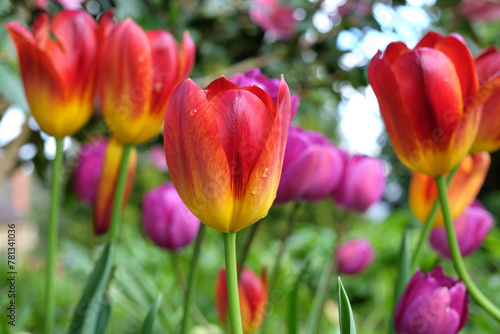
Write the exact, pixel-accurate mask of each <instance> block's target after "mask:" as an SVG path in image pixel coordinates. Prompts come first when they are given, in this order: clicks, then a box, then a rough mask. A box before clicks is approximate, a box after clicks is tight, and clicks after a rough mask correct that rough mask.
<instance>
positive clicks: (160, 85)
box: [155, 82, 163, 93]
mask: <svg viewBox="0 0 500 334" xmlns="http://www.w3.org/2000/svg"><path fill="white" fill-rule="evenodd" d="M162 87H163V83H161V82H157V83H155V91H156V92H157V93H159V92H160V91H161V88H162Z"/></svg>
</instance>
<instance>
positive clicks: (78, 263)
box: [0, 0, 500, 333]
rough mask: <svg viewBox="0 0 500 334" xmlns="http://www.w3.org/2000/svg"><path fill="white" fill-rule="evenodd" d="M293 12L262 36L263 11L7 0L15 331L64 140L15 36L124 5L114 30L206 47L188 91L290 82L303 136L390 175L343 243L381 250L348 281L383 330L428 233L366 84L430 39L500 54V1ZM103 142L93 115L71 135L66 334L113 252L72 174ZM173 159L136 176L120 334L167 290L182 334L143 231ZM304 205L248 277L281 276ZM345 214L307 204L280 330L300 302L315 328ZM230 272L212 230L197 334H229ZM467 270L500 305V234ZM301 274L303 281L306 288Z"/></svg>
mask: <svg viewBox="0 0 500 334" xmlns="http://www.w3.org/2000/svg"><path fill="white" fill-rule="evenodd" d="M281 4H282V5H285V6H288V7H289V8H291V9H292V10H293V15H292V16H291V17H290V18H288V19H287V20H288V21H287V22H288V25H291V26H292V28H290V29H291V31H292V33H291V34H289V35H287V36H283V35H280V34H279V33H277V32H275V31H271V30H269V29H267V31H266V29H265V28H264V29H263V27H261V26H259V25H258V24H256V22H254V21H253V20H252V19H251V17H250V15H249V11H250V9H251V7H252V6H253V5H254V3H253V2H252V1H241V0H235V1H230V0H208V1H201V0H200V1H195V0H182V1H181V0H146V1H139V0H116V1H111V0H90V1H83V2H82V1H74V0H73V1H71V0H60V1H49V0H33V1H18V0H10V1H8V0H0V23H1V24H0V237H1V238H2V242H0V253H1V256H0V257H1V258H2V259H5V258H6V257H5V256H4V254H5V252H6V243H5V242H4V240H7V237H6V235H7V232H6V230H7V224H8V223H11V222H15V223H16V226H17V231H16V235H17V252H18V259H17V266H18V272H19V275H18V282H17V289H18V296H17V298H18V299H17V305H18V306H17V307H18V308H17V311H18V314H17V323H16V327H15V331H13V333H20V332H28V333H38V332H41V324H42V323H43V319H42V317H43V312H42V311H41V310H42V308H43V300H42V298H43V294H42V291H43V274H44V273H43V263H44V251H45V246H46V245H45V244H44V243H45V238H44V235H45V231H44V227H45V226H46V222H47V220H48V214H47V213H48V206H49V182H50V166H51V161H52V159H53V157H54V154H55V141H54V140H53V138H50V137H49V136H47V135H46V134H44V133H43V132H41V131H40V129H39V128H38V125H37V124H36V121H35V120H34V119H33V118H32V117H30V112H29V107H28V104H27V102H26V99H25V96H24V90H23V86H22V82H21V79H20V75H19V68H18V63H17V56H16V53H15V49H14V46H13V44H12V43H11V41H10V39H9V37H8V35H7V33H6V31H5V28H4V27H3V24H4V23H5V22H7V21H11V20H16V21H20V22H22V23H24V24H26V25H27V26H30V25H31V24H32V22H33V20H34V18H35V17H36V15H37V14H39V13H40V12H41V11H47V12H49V13H51V14H55V13H57V12H58V11H59V10H61V9H62V8H63V7H67V8H71V7H72V6H76V7H78V6H81V7H83V8H84V9H86V10H87V11H88V12H89V13H91V14H92V15H94V16H95V17H98V16H99V15H100V14H101V13H102V12H103V11H105V10H107V9H109V8H111V7H114V8H116V11H115V17H116V18H117V19H118V20H122V19H124V18H127V17H131V18H132V19H134V20H135V21H137V22H138V23H139V24H140V25H141V26H142V27H143V28H144V29H158V28H159V29H167V30H169V31H170V32H171V33H172V34H173V35H174V36H175V37H176V38H177V40H179V39H180V37H181V36H182V33H183V31H185V30H188V31H189V32H190V34H191V36H192V38H193V40H194V42H195V44H196V49H197V54H196V63H195V67H194V70H193V73H192V75H191V77H192V78H193V80H194V81H195V82H197V83H198V84H199V85H200V86H202V87H204V86H206V85H207V84H208V83H209V82H211V80H212V79H214V78H217V77H219V76H221V75H226V76H227V77H229V76H231V75H232V74H235V73H238V72H245V71H248V70H250V69H252V68H254V67H259V68H261V69H262V71H263V73H265V74H266V75H267V76H268V77H270V78H278V77H279V75H280V74H284V76H285V78H286V81H287V83H288V85H289V86H290V89H291V91H292V93H293V94H297V95H299V96H300V106H299V110H298V113H297V116H296V117H295V118H294V120H293V123H294V124H296V125H300V126H301V127H303V128H305V129H308V130H315V131H319V132H321V133H323V134H324V135H325V136H326V137H328V138H330V139H332V140H333V141H334V142H335V143H336V144H337V146H338V147H340V148H342V149H345V150H347V151H348V152H349V153H351V154H364V155H368V156H371V157H377V158H379V159H380V160H382V161H383V162H384V169H385V174H386V177H387V186H386V188H385V193H384V197H383V200H382V201H381V202H379V203H377V204H375V205H373V206H372V207H371V208H370V209H369V210H368V211H367V212H366V213H365V214H363V215H361V214H351V215H350V217H349V223H348V224H349V227H348V231H347V232H346V236H345V238H346V239H352V238H355V237H364V238H367V239H369V240H370V242H371V243H372V244H373V247H374V250H375V254H376V255H375V261H374V262H373V263H372V265H371V266H370V267H369V268H368V269H367V270H366V271H364V272H363V273H360V274H358V275H355V276H348V277H345V278H343V282H344V285H345V287H346V290H347V291H348V293H349V296H350V299H351V302H352V307H353V310H354V313H355V317H356V322H357V323H356V324H357V329H358V332H359V333H386V332H387V329H388V327H389V321H390V319H389V315H390V312H391V308H392V303H393V300H392V292H393V291H392V290H393V286H394V280H395V276H396V272H397V267H396V265H397V256H398V249H399V244H400V241H401V235H402V232H403V231H404V230H405V229H406V228H407V227H408V226H410V227H415V233H411V235H410V237H411V241H412V245H413V244H414V243H415V242H416V240H417V238H418V232H417V230H418V227H419V223H418V222H416V220H415V219H414V218H413V217H412V214H411V212H410V210H409V208H408V204H407V190H408V182H409V176H410V172H409V170H408V169H407V168H406V167H404V166H403V165H402V164H401V163H400V162H399V161H398V160H397V158H396V157H395V155H394V153H393V151H392V148H391V145H390V142H389V140H388V138H387V136H386V134H385V131H384V125H383V122H382V120H381V118H380V114H379V110H378V104H377V100H376V98H375V95H374V93H373V90H372V89H371V88H370V86H369V85H368V83H367V77H366V67H367V64H368V62H369V61H370V59H371V58H372V57H373V56H374V55H375V53H376V52H377V50H384V49H385V47H386V46H387V45H388V44H389V43H390V42H393V41H403V42H404V43H406V44H407V45H408V47H410V48H412V47H414V46H415V45H416V43H417V42H418V41H419V39H420V38H421V37H422V36H423V35H424V34H425V33H426V32H427V31H428V30H430V29H432V30H435V31H437V32H439V33H441V34H445V35H447V34H449V33H451V32H457V33H459V34H461V35H462V36H463V37H464V38H465V40H466V41H467V44H468V46H469V48H470V49H471V51H472V53H473V55H475V54H477V52H478V51H479V50H480V49H481V48H483V47H486V46H491V45H496V44H498V43H499V41H500V39H499V33H498V32H499V31H500V1H496V0H462V1H459V0H438V1H436V0H409V1H403V0H400V1H369V0H350V1H345V0H324V1H322V0H316V1H314V0H310V1H307V0H282V1H281ZM290 29H289V30H290ZM107 134H108V130H107V128H106V125H105V123H104V121H103V119H102V116H100V112H99V107H98V106H97V105H96V113H95V116H94V117H93V118H92V120H91V122H90V123H89V124H88V125H87V126H86V127H85V128H84V129H83V130H82V131H80V132H79V133H78V134H77V135H76V136H75V137H72V138H66V139H65V141H64V152H65V156H64V159H65V160H64V166H65V167H64V176H63V177H64V183H63V184H64V187H65V189H64V194H65V195H64V196H63V202H62V213H61V220H60V230H61V233H60V235H61V241H60V254H59V262H58V269H57V282H58V283H57V286H58V291H57V301H58V309H57V316H58V319H59V320H60V321H58V333H59V332H61V333H62V332H63V331H64V330H65V329H66V328H67V327H68V325H69V321H70V318H71V314H72V310H73V308H74V306H75V304H76V301H77V300H78V298H79V296H80V293H81V290H82V288H83V285H84V283H85V281H86V278H87V276H88V273H89V272H90V270H91V268H92V267H93V261H94V260H95V258H96V256H97V255H98V254H99V252H100V246H101V244H102V240H100V239H99V238H98V237H95V236H94V235H93V232H92V221H91V217H92V208H91V207H90V206H88V205H85V204H83V203H82V202H80V201H79V200H78V198H77V197H76V196H75V194H74V191H73V188H72V172H73V169H74V167H75V165H76V162H77V158H78V153H79V150H80V147H81V145H82V144H83V143H86V142H88V141H89V139H91V138H95V137H96V136H103V135H107ZM158 145H159V146H158ZM161 146H162V137H158V138H157V139H156V140H154V141H151V142H148V143H147V144H143V145H140V146H139V147H138V151H139V164H138V170H137V174H136V179H135V183H134V188H133V191H132V194H131V196H130V199H129V202H128V205H127V207H126V209H125V214H124V217H123V219H124V221H123V226H124V228H123V229H122V238H121V239H122V243H121V244H120V249H119V250H118V261H117V262H118V269H117V270H116V272H115V277H114V282H115V284H114V285H113V287H112V289H111V296H112V300H114V302H115V306H114V309H113V317H112V319H111V325H110V330H109V333H137V332H138V329H139V328H140V324H141V321H142V319H143V318H144V316H145V314H146V312H147V310H148V308H149V305H150V304H151V302H152V301H153V300H154V298H155V297H156V296H157V295H158V293H160V292H162V293H163V294H164V299H163V303H162V307H161V310H160V317H159V319H158V323H157V330H158V333H176V328H177V324H178V323H179V322H180V319H181V317H182V307H180V306H179V305H182V301H183V295H182V293H180V291H179V289H178V281H177V279H176V276H175V275H173V273H174V272H175V269H174V268H175V266H174V256H173V255H172V254H171V253H169V252H167V251H165V250H162V249H160V248H158V247H156V246H155V245H154V244H153V243H152V242H151V241H150V240H148V239H147V238H146V237H145V235H144V232H143V227H142V211H141V203H142V198H143V195H144V193H145V192H146V191H148V190H151V189H153V188H155V187H157V186H158V185H160V184H162V183H164V182H165V181H167V180H168V173H167V171H166V166H164V165H163V162H164V159H163V157H162V155H161V154H162V153H161V152H162V150H161V149H160V150H159V152H160V153H158V147H160V148H161ZM158 154H159V156H158ZM499 168H500V154H499V153H498V152H497V153H496V154H492V164H491V168H490V172H489V174H488V177H487V180H486V182H485V184H484V186H483V188H482V190H481V193H480V195H479V198H480V200H481V201H482V202H483V204H484V205H485V206H486V207H487V208H488V210H489V211H490V212H491V213H492V214H493V216H494V217H495V220H498V217H499V215H500V174H499V173H497V171H498V170H499ZM293 206H294V204H285V205H275V206H273V207H272V208H271V211H270V214H269V215H268V217H266V218H265V219H264V220H263V223H262V224H261V227H260V228H259V230H258V232H257V233H258V234H257V237H256V240H255V241H254V244H253V245H252V249H251V250H250V252H249V255H248V260H247V265H248V267H250V268H252V270H254V271H255V272H257V273H260V272H261V270H262V268H263V267H267V268H270V267H272V265H273V263H274V258H275V257H276V254H277V252H278V248H279V245H280V239H281V236H282V235H283V233H284V231H285V228H286V226H285V225H286V219H287V217H288V215H289V213H290V211H291V210H292V209H293ZM341 216H342V212H341V210H339V208H337V207H336V206H335V205H334V204H333V202H332V200H331V198H328V199H326V200H324V201H321V202H319V203H303V204H302V205H301V206H300V208H299V211H298V213H297V218H296V224H295V226H294V233H293V235H292V236H291V237H290V239H289V241H288V243H287V252H286V253H285V256H284V259H283V263H282V266H281V271H280V276H279V280H278V284H277V288H276V289H275V290H274V292H273V293H272V294H271V295H270V296H269V309H268V315H267V316H268V318H269V320H268V324H267V329H268V331H269V332H270V331H274V332H275V333H282V332H284V331H285V328H286V317H287V312H288V310H287V301H288V300H289V298H290V296H291V295H292V294H293V291H295V290H296V291H298V295H297V298H298V300H299V301H300V303H299V304H298V305H299V309H298V312H297V317H298V319H299V322H300V323H301V324H305V323H306V322H307V317H308V314H309V313H310V311H311V310H310V308H311V306H312V302H311V301H312V299H313V297H314V292H315V289H316V287H317V285H318V280H319V278H320V276H321V272H322V269H323V266H324V263H325V262H326V261H328V259H329V257H330V253H331V252H332V250H333V246H334V245H335V239H336V233H335V230H336V226H337V225H338V222H339V220H340V217H341ZM248 234H249V231H248V229H246V230H243V231H242V232H241V233H239V239H240V240H241V242H239V245H240V246H242V245H243V244H244V240H245V239H246V238H247V237H248ZM192 251H193V250H192V246H191V247H186V248H185V249H184V250H182V251H179V252H178V254H177V256H178V258H179V259H180V263H179V265H180V269H181V270H180V271H181V272H184V276H186V273H187V268H188V265H189V260H190V256H191V253H192ZM238 251H241V249H239V250H238ZM424 252H425V253H424V258H425V260H424V262H423V265H422V269H423V270H424V271H428V270H430V269H432V268H433V267H434V266H435V265H436V264H438V263H440V264H442V265H443V266H444V267H445V270H446V272H447V274H449V275H452V276H455V275H454V272H453V269H452V265H451V263H450V262H449V261H446V260H442V259H440V258H438V256H437V255H436V254H435V253H434V252H433V251H432V250H431V249H430V248H429V247H426V249H424ZM223 260H224V259H223V256H222V239H221V237H220V235H219V233H216V232H215V231H213V230H210V229H209V230H208V233H207V240H206V242H205V244H204V245H203V250H202V257H201V263H202V264H203V265H202V267H201V268H200V275H199V278H198V282H197V284H198V286H197V290H196V297H195V302H196V304H197V306H198V308H199V310H200V313H199V314H198V316H197V317H195V318H194V322H195V323H196V325H195V329H193V331H192V332H193V333H222V332H225V328H224V327H223V326H221V325H220V323H219V321H218V318H217V314H216V309H215V306H214V287H215V283H214V282H215V277H216V275H217V272H218V271H219V269H220V268H221V267H222V266H223ZM467 264H468V267H469V268H470V271H471V275H472V276H473V277H475V278H476V279H477V284H478V285H479V286H481V287H484V291H485V293H486V295H489V296H491V297H492V298H493V299H494V301H496V303H497V304H499V303H500V294H498V291H499V289H500V273H499V268H500V229H499V228H498V227H494V228H493V229H492V231H491V232H490V234H489V235H488V237H487V238H486V240H485V242H484V243H483V245H482V247H481V248H480V249H479V250H478V251H477V252H476V253H474V254H473V255H471V256H470V257H469V258H468V260H467ZM5 266H6V263H5V261H3V260H2V261H1V264H0V268H1V269H2V275H3V274H4V273H5V272H7V270H6V267H5ZM304 268H307V270H304ZM302 271H304V272H305V274H304V275H302V277H301V280H300V281H297V277H298V276H299V273H301V272H302ZM4 281H5V280H4V279H2V283H1V284H0V305H4V302H5V301H6V300H7V299H6V298H7V296H6V293H5V292H4V290H5V289H6V287H5V286H4V283H3V282H4ZM297 287H298V289H297ZM2 307H3V306H2ZM325 314H326V320H325V323H324V327H323V329H324V332H325V333H326V332H328V333H334V332H335V330H336V328H337V325H338V316H337V304H336V287H335V285H334V284H332V287H331V293H330V295H329V300H328V301H327V304H326V307H325ZM61 319H62V320H61ZM2 326H4V327H2ZM494 328H496V331H495V330H494ZM7 330H11V329H10V328H9V329H8V328H7V327H6V326H5V321H3V320H2V323H1V324H0V331H1V332H2V333H8V332H7ZM497 330H498V326H497V325H496V324H495V323H494V322H493V320H492V319H491V318H489V317H488V316H486V315H485V313H484V312H483V311H481V310H479V309H477V307H475V306H474V305H471V315H470V318H469V322H468V323H467V325H466V327H465V329H464V330H463V331H462V332H463V333H493V332H497Z"/></svg>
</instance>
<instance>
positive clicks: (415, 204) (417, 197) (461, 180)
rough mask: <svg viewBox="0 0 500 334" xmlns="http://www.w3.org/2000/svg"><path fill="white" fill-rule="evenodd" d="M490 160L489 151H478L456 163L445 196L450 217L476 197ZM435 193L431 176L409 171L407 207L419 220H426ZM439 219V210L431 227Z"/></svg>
mask: <svg viewBox="0 0 500 334" xmlns="http://www.w3.org/2000/svg"><path fill="white" fill-rule="evenodd" d="M490 162H491V158H490V155H489V154H488V153H486V152H482V153H477V154H475V155H473V156H471V155H467V156H466V157H465V158H464V160H463V161H462V163H461V164H460V167H459V168H458V171H457V173H456V175H455V177H454V178H453V180H452V181H451V183H450V185H449V187H448V198H449V201H450V210H451V216H452V218H453V219H455V218H457V217H458V216H460V214H461V213H462V212H463V211H464V210H465V209H466V208H467V207H468V206H469V205H470V204H471V203H472V202H473V201H474V199H475V198H476V196H477V194H478V193H479V190H480V189H481V187H482V185H483V183H484V179H485V178H486V174H487V173H488V169H489V167H490ZM437 195H438V190H437V187H436V182H435V181H434V179H432V178H431V177H429V176H427V175H425V174H420V173H413V175H412V177H411V180H410V188H409V194H408V197H409V202H410V208H411V210H412V211H413V214H414V215H415V216H416V217H417V218H418V220H419V221H420V222H422V223H423V222H425V221H427V217H428V216H429V214H430V212H431V209H432V206H433V205H434V201H435V200H436V198H437ZM443 223H444V220H443V214H442V213H441V210H440V211H439V212H438V214H437V216H436V219H435V220H434V222H433V224H434V227H439V226H442V225H443Z"/></svg>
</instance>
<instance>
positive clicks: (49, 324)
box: [45, 138, 64, 334]
mask: <svg viewBox="0 0 500 334" xmlns="http://www.w3.org/2000/svg"><path fill="white" fill-rule="evenodd" d="M63 139H64V138H56V156H55V158H54V162H53V164H52V185H51V190H50V194H51V197H50V216H49V228H48V234H47V241H48V245H47V246H48V250H47V264H46V268H45V269H46V281H45V333H46V334H52V333H54V324H55V310H56V296H55V294H54V271H55V267H56V258H57V225H58V220H59V206H60V197H61V178H62V160H63Z"/></svg>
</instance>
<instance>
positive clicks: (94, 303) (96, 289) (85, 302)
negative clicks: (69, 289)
mask: <svg viewBox="0 0 500 334" xmlns="http://www.w3.org/2000/svg"><path fill="white" fill-rule="evenodd" d="M113 252H114V246H113V244H111V243H109V242H108V243H107V244H106V246H105V247H104V250H103V252H102V254H101V257H100V258H99V260H98V261H97V263H96V264H95V267H94V270H93V271H92V274H91V275H90V277H89V280H88V281H87V285H86V286H85V289H84V291H83V294H82V297H81V298H80V301H79V302H78V305H77V306H76V309H75V312H74V314H73V320H72V321H71V325H70V327H69V330H68V333H70V334H95V333H96V330H97V324H98V322H99V314H100V311H101V309H102V303H103V295H104V292H105V290H106V287H107V285H108V281H109V277H110V274H111V262H112V258H113Z"/></svg>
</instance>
